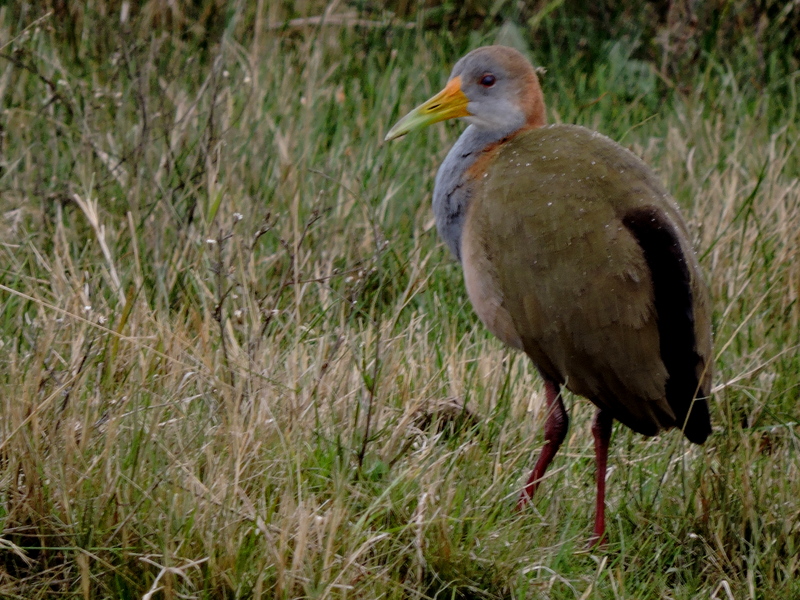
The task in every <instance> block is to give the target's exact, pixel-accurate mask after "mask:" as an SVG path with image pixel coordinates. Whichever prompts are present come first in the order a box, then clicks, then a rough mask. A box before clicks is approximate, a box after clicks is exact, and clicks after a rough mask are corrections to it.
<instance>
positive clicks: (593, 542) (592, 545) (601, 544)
mask: <svg viewBox="0 0 800 600" xmlns="http://www.w3.org/2000/svg"><path fill="white" fill-rule="evenodd" d="M606 548H608V537H607V536H606V532H605V531H603V532H602V533H600V534H598V533H597V532H594V533H593V534H592V537H590V538H589V543H588V544H586V550H587V551H588V552H593V551H597V550H605V549H606Z"/></svg>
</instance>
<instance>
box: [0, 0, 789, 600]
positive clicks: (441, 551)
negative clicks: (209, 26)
mask: <svg viewBox="0 0 800 600" xmlns="http://www.w3.org/2000/svg"><path fill="white" fill-rule="evenodd" d="M276 4H277V3H276ZM148 6H150V4H148ZM259 6H261V10H260V12H258V11H257V12H256V14H257V15H260V16H257V17H253V15H250V14H249V13H245V12H244V11H243V10H242V11H240V12H239V11H238V9H234V8H232V9H230V10H231V11H232V12H231V15H229V20H228V21H226V22H227V23H228V24H229V26H228V27H227V28H224V29H223V30H221V31H219V32H218V35H217V37H216V38H214V40H213V43H205V42H204V43H200V42H198V41H197V39H198V38H197V37H194V36H193V34H191V32H190V33H189V34H185V35H177V34H171V33H169V32H168V31H167V30H164V29H158V28H154V29H147V28H146V27H145V26H144V25H142V24H141V22H134V23H133V24H128V25H115V26H113V27H111V26H107V28H104V26H103V25H102V24H103V23H104V22H105V21H104V20H103V19H102V18H100V17H96V20H95V21H92V23H93V25H92V27H93V28H94V29H93V28H92V27H88V26H86V27H84V28H83V29H82V30H81V31H82V32H83V33H80V32H79V33H80V34H79V35H78V36H77V38H76V39H71V38H70V36H69V35H66V34H64V35H63V36H62V33H63V32H64V31H65V30H64V29H63V28H59V23H58V22H57V21H55V19H58V18H59V17H58V15H50V16H45V17H44V18H43V19H41V20H40V21H36V18H37V17H39V16H41V14H27V15H23V16H22V17H20V16H19V15H17V16H16V17H14V18H12V14H11V13H10V12H9V11H7V10H4V9H0V56H2V58H0V63H2V65H3V66H2V69H0V105H1V106H2V111H3V112H2V115H1V116H0V216H1V218H0V257H2V258H0V285H1V286H2V287H0V364H1V365H2V368H0V382H2V384H1V385H2V394H1V396H2V397H0V414H2V420H0V436H1V437H0V482H1V483H0V527H1V528H2V534H0V595H2V597H8V598H49V597H76V598H165V599H172V598H272V597H275V598H296V597H308V598H379V597H380V598H565V599H566V598H570V599H571V598H581V599H590V598H674V599H684V598H685V599H688V598H717V599H725V600H727V599H732V598H737V599H738V598H765V599H766V598H782V599H783V598H792V597H800V472H798V470H799V467H798V465H800V460H799V454H798V453H799V451H800V437H798V433H800V428H799V427H798V424H797V423H798V419H799V418H800V409H798V405H799V404H800V402H799V401H800V354H799V353H798V350H797V348H798V343H800V325H799V324H798V320H799V319H800V306H798V295H799V294H800V178H799V177H800V161H798V156H799V154H798V147H797V144H798V140H800V117H799V116H798V108H800V99H798V93H797V90H798V80H799V79H800V75H799V74H798V72H797V71H794V70H792V68H791V63H787V62H785V61H784V60H783V58H782V57H781V56H780V55H779V54H767V55H758V53H757V52H754V51H753V46H752V44H748V40H747V39H744V40H742V43H741V44H737V45H734V46H733V47H732V48H731V49H730V51H729V52H719V53H709V54H705V55H703V56H702V57H700V58H698V60H697V61H696V63H695V65H694V67H693V70H692V71H691V73H690V77H689V78H688V81H689V84H690V85H688V86H685V85H674V82H673V81H671V80H670V78H669V77H666V76H664V72H661V71H659V70H653V69H651V68H650V67H649V66H648V64H647V63H645V62H643V61H641V60H638V59H634V58H632V56H633V54H632V51H633V45H631V44H628V45H626V42H625V41H624V40H623V41H618V42H616V43H613V42H601V41H596V40H594V39H590V40H589V45H590V46H591V47H592V48H593V51H594V54H595V55H596V56H597V57H598V58H597V60H595V59H590V58H587V57H586V56H585V53H583V54H582V51H581V50H580V48H581V47H584V46H585V45H586V40H585V39H583V40H581V39H578V38H577V37H576V39H574V40H572V41H574V42H575V43H574V44H572V43H565V39H566V42H570V39H569V36H570V35H573V33H574V36H579V35H581V34H580V32H579V31H577V30H576V31H575V32H572V30H571V29H570V28H569V21H568V15H566V14H565V13H564V12H563V11H561V12H559V11H554V12H553V13H552V14H550V15H549V16H548V17H546V18H545V19H544V20H543V21H542V23H541V26H540V28H539V30H538V32H537V34H536V36H535V39H534V38H532V39H531V40H530V41H531V42H536V43H535V44H534V45H533V46H532V47H533V50H532V58H533V59H534V60H535V61H536V62H537V63H538V64H541V65H543V66H546V67H547V68H548V72H547V74H546V75H545V76H544V78H543V87H544V90H545V94H546V97H547V98H548V101H549V115H550V117H551V120H553V121H559V120H561V121H565V122H578V123H581V124H584V125H587V126H590V127H593V128H596V129H598V130H600V131H602V132H604V133H606V134H608V135H610V136H612V137H614V138H616V139H618V140H621V141H622V142H623V143H624V144H626V145H628V146H629V147H631V148H632V149H634V151H635V152H637V153H638V154H640V155H641V156H643V157H644V158H645V159H646V160H647V161H648V162H649V163H650V164H652V165H653V166H654V168H655V169H656V170H657V171H658V173H659V174H660V176H661V177H662V178H663V180H664V181H665V182H666V183H667V186H668V188H669V189H671V190H673V192H674V194H675V196H676V198H677V199H678V201H679V202H680V204H681V205H682V207H683V209H684V213H685V215H686V216H687V218H688V220H689V221H690V224H691V229H692V231H693V233H694V235H695V239H696V245H697V247H698V248H699V256H700V258H701V263H702V266H703V268H704V270H705V272H706V273H707V275H708V279H709V283H710V286H711V290H712V295H713V299H714V327H715V346H716V356H717V360H716V376H715V390H716V391H715V394H714V398H713V401H712V418H713V422H714V434H713V435H712V437H711V438H710V439H709V441H708V442H707V443H706V444H705V446H703V447H690V445H689V444H688V443H686V442H685V441H683V440H681V439H680V436H679V435H678V434H676V433H674V432H673V433H669V434H666V435H663V436H661V437H660V438H657V439H653V440H649V439H648V440H646V439H643V438H641V437H640V436H637V435H634V434H633V433H631V432H630V431H627V430H625V429H623V428H617V429H615V436H614V441H613V448H612V452H611V457H610V465H611V468H610V473H609V482H608V485H609V493H608V502H607V505H608V518H609V533H610V543H609V545H608V548H607V549H606V550H604V551H597V552H592V553H589V552H585V551H584V548H585V541H586V539H587V537H588V534H589V532H590V530H591V522H592V518H593V494H594V464H593V452H592V438H591V434H590V432H589V426H590V420H591V416H592V412H593V411H592V407H591V405H590V404H589V403H588V402H586V401H585V400H583V399H580V398H574V397H572V396H568V397H567V404H568V409H569V410H570V413H571V415H572V417H573V421H572V425H571V428H570V433H569V435H568V438H567V441H566V442H565V446H564V447H563V449H562V452H561V453H560V454H559V456H558V457H557V459H556V461H555V463H554V467H553V469H552V471H551V473H550V474H549V476H548V480H547V481H546V482H545V484H544V485H543V487H542V488H541V490H540V495H539V496H538V497H537V499H536V502H535V503H534V507H533V509H532V510H530V511H528V512H526V513H524V514H516V513H515V512H514V511H513V505H514V500H515V497H516V494H517V492H518V489H519V487H520V486H521V484H522V483H523V482H524V480H525V477H526V476H527V475H528V473H529V469H530V468H531V466H532V463H533V460H534V458H535V456H536V455H537V453H538V451H539V449H540V448H541V444H542V440H541V436H540V435H539V432H540V429H541V423H542V420H541V414H540V402H541V397H540V396H541V393H542V388H541V383H540V381H539V379H538V377H537V376H536V374H535V373H534V369H533V368H532V367H531V366H530V365H529V364H528V362H527V361H526V359H525V358H524V357H522V356H519V355H515V354H512V353H510V352H509V351H508V350H506V349H505V348H504V347H502V345H501V344H500V343H499V342H498V341H497V340H495V339H493V338H492V337H491V336H490V335H489V334H488V333H487V332H486V331H485V330H484V328H483V327H482V326H481V325H480V324H479V323H478V322H477V319H476V318H475V316H474V315H473V313H472V310H471V308H470V306H469V304H468V302H467V300H466V297H465V294H464V291H463V284H462V281H461V275H460V271H459V268H458V266H457V265H456V264H454V263H453V261H452V260H451V259H450V257H449V256H448V255H447V252H446V250H445V249H444V248H443V247H442V245H441V244H440V242H439V241H438V239H437V237H436V232H435V229H434V228H433V227H432V214H431V211H430V205H429V202H430V191H431V188H432V183H433V176H434V174H435V171H436V168H437V166H438V164H439V162H440V161H441V159H442V158H443V156H444V154H445V152H446V150H447V148H448V147H449V145H450V144H451V143H452V142H453V140H454V139H455V137H456V136H457V134H458V131H459V130H460V128H461V127H462V126H461V125H459V124H446V125H439V126H436V127H433V128H431V129H429V130H427V131H425V132H424V133H421V134H417V135H414V136H410V137H409V138H407V139H404V140H402V141H399V142H395V143H393V144H389V145H384V144H382V143H381V140H382V138H383V136H384V134H385V132H386V131H387V130H388V128H389V127H390V126H391V124H392V123H393V122H394V121H395V120H396V119H397V118H398V117H399V116H400V115H401V114H403V113H404V112H405V111H407V110H408V109H410V108H411V107H412V106H414V105H415V104H416V103H418V102H419V101H421V100H423V99H425V98H427V97H428V96H429V95H430V94H431V93H432V92H435V91H437V90H438V89H439V88H440V86H441V85H442V84H443V83H444V81H445V79H446V75H447V73H448V71H449V68H450V66H451V65H452V63H453V62H454V61H455V60H456V59H457V58H458V57H459V56H460V55H461V54H463V52H464V51H465V50H467V49H468V48H470V47H474V46H476V45H478V44H480V43H484V42H491V41H494V39H495V35H496V29H494V28H486V29H485V30H480V31H479V32H477V33H472V34H471V35H470V36H466V35H464V36H460V35H448V34H447V33H446V32H442V31H438V30H424V29H421V28H416V27H412V28H404V27H400V26H392V27H388V28H387V27H378V28H374V29H373V28H356V27H353V26H349V25H341V24H340V25H336V26H329V27H321V28H320V27H314V26H311V27H298V28H294V27H289V28H286V27H282V28H278V29H272V28H271V24H273V23H278V22H280V21H279V19H280V18H283V16H286V15H284V14H283V13H281V11H280V9H279V8H276V7H275V6H272V5H271V4H270V3H267V4H266V5H264V4H260V5H259ZM23 17H24V18H23ZM91 18H94V17H92V16H91V15H89V14H88V13H87V15H86V16H85V19H86V21H87V22H89V20H90V19H91ZM109 18H110V17H109ZM114 18H115V19H116V18H117V16H116V15H115V16H114ZM73 34H74V32H73ZM70 35H72V34H70ZM81 36H83V37H81ZM87 36H88V37H87ZM564 36H566V38H565V37H564ZM90 38H91V39H90ZM206 41H207V40H206ZM595 42H596V43H595ZM582 44H583V46H582ZM787 65H788V66H787ZM461 406H466V407H467V408H468V410H469V412H468V413H467V412H464V411H462V410H461V408H460V407H461Z"/></svg>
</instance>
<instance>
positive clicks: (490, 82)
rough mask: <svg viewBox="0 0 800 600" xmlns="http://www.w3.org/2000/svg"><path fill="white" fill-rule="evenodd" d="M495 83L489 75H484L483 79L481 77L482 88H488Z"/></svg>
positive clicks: (493, 78)
mask: <svg viewBox="0 0 800 600" xmlns="http://www.w3.org/2000/svg"><path fill="white" fill-rule="evenodd" d="M495 81H497V80H496V79H495V77H494V75H492V74H491V73H486V75H484V76H483V77H481V85H482V86H483V87H487V88H490V87H492V86H493V85H494V82H495Z"/></svg>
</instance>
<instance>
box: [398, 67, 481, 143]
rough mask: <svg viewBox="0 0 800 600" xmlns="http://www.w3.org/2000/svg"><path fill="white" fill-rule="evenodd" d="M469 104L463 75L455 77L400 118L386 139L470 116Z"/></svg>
mask: <svg viewBox="0 0 800 600" xmlns="http://www.w3.org/2000/svg"><path fill="white" fill-rule="evenodd" d="M467 104H469V100H468V99H467V97H466V96H465V95H464V92H462V91H461V77H453V78H452V79H451V80H450V81H448V82H447V85H446V86H445V88H444V89H443V90H442V91H441V92H439V93H438V94H436V95H435V96H434V97H433V98H431V99H430V100H426V101H425V102H423V103H422V104H420V105H419V106H418V107H417V108H415V109H414V110H412V111H411V112H410V113H408V114H407V115H406V116H405V117H403V118H402V119H400V120H399V121H398V122H397V123H396V124H395V126H394V127H392V128H391V129H390V130H389V133H387V134H386V137H385V138H384V141H387V142H388V141H389V140H393V139H395V138H399V137H400V136H401V135H405V134H407V133H409V132H410V131H414V130H415V129H422V128H423V127H427V126H428V125H433V124H434V123H438V122H439V121H445V120H447V119H455V118H457V117H468V116H469V115H470V113H469V111H468V110H467Z"/></svg>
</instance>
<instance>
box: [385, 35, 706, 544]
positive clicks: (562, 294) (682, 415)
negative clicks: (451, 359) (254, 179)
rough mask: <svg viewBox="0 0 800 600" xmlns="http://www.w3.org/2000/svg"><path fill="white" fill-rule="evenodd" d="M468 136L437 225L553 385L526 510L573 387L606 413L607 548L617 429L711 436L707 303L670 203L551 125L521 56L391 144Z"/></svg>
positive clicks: (484, 304) (479, 66)
mask: <svg viewBox="0 0 800 600" xmlns="http://www.w3.org/2000/svg"><path fill="white" fill-rule="evenodd" d="M456 118H457V119H462V120H463V121H465V122H466V123H467V124H468V126H467V128H466V129H465V130H464V131H463V133H462V134H461V136H460V137H459V138H458V140H457V141H456V143H455V145H454V146H453V147H452V149H451V150H450V151H449V153H448V154H447V156H446V158H445V159H444V161H443V162H442V164H441V166H440V168H439V170H438V173H437V174H436V179H435V183H434V191H433V213H434V217H435V221H436V226H437V230H438V232H439V235H440V237H441V238H442V239H443V241H444V243H445V244H446V245H447V247H448V248H449V249H450V251H451V252H452V254H453V255H454V256H455V258H456V259H457V260H458V261H459V262H460V263H461V267H462V270H463V276H464V283H465V287H466V290H467V295H468V297H469V300H470V302H471V304H472V306H473V308H474V310H475V312H476V313H477V316H478V317H479V319H480V320H481V321H482V322H483V323H484V324H485V326H486V327H487V328H488V329H489V331H491V332H492V333H493V334H494V335H495V336H496V337H497V338H499V339H500V340H501V341H502V342H504V343H505V344H506V345H508V346H510V347H512V348H514V349H517V350H522V351H523V352H524V353H525V354H527V355H528V356H529V357H530V359H531V361H532V362H533V364H534V365H535V367H536V369H537V370H538V372H539V374H540V375H541V377H542V379H543V381H544V392H545V393H544V402H545V408H546V418H545V423H544V440H545V443H544V445H543V447H542V450H541V452H540V454H539V456H538V458H537V460H536V462H535V464H534V468H533V471H532V473H531V475H530V477H529V478H528V481H527V483H526V485H525V486H524V487H523V488H522V491H521V493H520V496H519V501H518V503H517V509H519V510H521V509H523V508H524V507H525V506H526V504H527V503H528V502H529V501H530V500H531V498H532V497H533V496H534V493H535V492H536V490H537V488H538V487H539V485H540V483H541V482H542V479H543V477H544V475H545V472H546V471H547V468H548V466H549V465H550V463H551V462H552V460H553V457H554V456H555V455H556V453H557V452H558V449H559V447H560V446H561V444H562V442H563V441H564V439H565V437H566V433H567V429H568V425H569V416H568V414H567V412H566V410H565V407H564V402H563V398H562V392H563V388H566V389H567V390H569V391H571V392H572V393H574V394H576V395H578V396H583V397H584V398H587V399H588V400H590V401H591V402H592V403H593V404H594V405H595V406H596V409H597V410H596V413H595V416H594V419H593V421H592V427H591V430H592V434H593V438H594V450H595V458H596V466H597V473H596V477H597V480H596V486H597V492H596V505H595V521H594V528H593V532H592V535H591V537H590V539H589V542H590V547H592V546H594V545H596V544H597V545H600V544H603V545H604V544H605V543H606V526H605V492H606V469H607V463H608V449H609V443H610V441H611V434H612V426H613V423H614V421H619V422H620V423H622V424H623V425H626V426H627V427H629V428H630V429H632V430H633V431H635V432H637V433H640V434H642V435H644V436H654V435H656V434H658V433H659V432H661V431H663V430H668V429H671V428H677V429H679V430H681V431H682V432H683V435H684V436H685V437H686V438H687V439H688V440H689V441H690V442H693V443H695V444H703V443H704V442H705V441H706V439H707V438H708V436H709V435H710V434H711V431H712V429H711V417H710V412H709V397H710V388H711V378H712V366H713V365H712V363H713V358H712V354H711V353H712V331H711V308H710V294H709V290H708V287H707V285H706V283H705V280H704V277H703V275H702V272H701V269H700V266H699V263H698V259H697V256H696V254H695V251H694V248H693V245H692V242H691V235H690V232H689V229H688V227H687V225H686V222H685V221H684V219H683V218H682V216H681V213H680V210H679V208H678V205H677V203H676V202H675V200H674V199H673V198H672V197H671V196H670V195H669V193H668V192H667V191H666V189H665V187H664V186H663V185H662V183H661V182H660V180H659V178H658V177H657V176H656V175H655V173H654V172H653V170H652V169H651V168H650V167H649V166H648V165H647V164H645V163H644V162H643V161H642V160H641V159H640V158H639V157H637V156H636V155H635V154H634V153H633V152H631V151H629V150H628V149H626V148H624V147H623V146H621V145H620V144H618V143H616V142H614V141H613V140H611V139H610V138H608V137H606V136H605V135H602V134H600V133H598V132H596V131H592V130H589V129H587V128H584V127H581V126H578V125H571V124H548V123H547V117H546V109H545V101H544V97H543V93H542V89H541V86H540V84H539V80H538V77H537V74H536V70H535V69H534V67H533V66H532V65H531V63H530V62H529V61H528V60H527V59H526V58H525V56H524V55H523V54H521V53H520V52H519V51H517V50H515V49H512V48H509V47H505V46H484V47H481V48H477V49H475V50H473V51H471V52H469V53H468V54H466V55H465V56H463V57H462V58H461V59H460V60H458V61H457V62H456V64H455V66H454V67H453V70H452V72H451V74H450V77H449V79H448V81H447V84H446V86H445V87H444V89H443V90H442V91H441V92H439V93H438V94H436V95H435V96H433V97H432V98H430V99H429V100H427V101H426V102H424V103H423V104H421V105H419V106H418V107H417V108H415V109H413V110H412V111H411V112H410V113H408V114H407V115H406V116H405V117H403V118H402V119H400V120H399V121H398V122H397V123H396V124H395V125H394V126H393V127H392V128H391V129H390V130H389V132H388V133H387V134H386V137H385V140H386V141H388V140H393V139H395V138H398V137H400V136H403V135H405V134H407V133H409V132H411V131H415V130H419V129H421V128H424V127H427V126H428V125H432V124H434V123H437V122H439V121H444V120H446V119H456Z"/></svg>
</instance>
